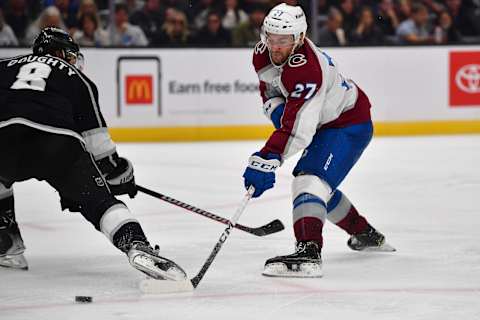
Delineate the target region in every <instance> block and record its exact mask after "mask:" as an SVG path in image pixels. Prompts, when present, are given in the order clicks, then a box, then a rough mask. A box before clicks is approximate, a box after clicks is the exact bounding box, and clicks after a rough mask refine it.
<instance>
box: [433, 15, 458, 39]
mask: <svg viewBox="0 0 480 320" xmlns="http://www.w3.org/2000/svg"><path fill="white" fill-rule="evenodd" d="M461 41H462V37H461V35H460V32H458V30H457V28H456V27H455V26H454V25H453V22H452V17H451V16H450V14H449V13H448V11H446V10H443V11H441V12H440V13H439V14H438V16H437V25H436V27H435V42H436V43H439V44H446V43H458V42H461Z"/></svg>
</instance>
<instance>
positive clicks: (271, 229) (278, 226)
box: [252, 219, 285, 236]
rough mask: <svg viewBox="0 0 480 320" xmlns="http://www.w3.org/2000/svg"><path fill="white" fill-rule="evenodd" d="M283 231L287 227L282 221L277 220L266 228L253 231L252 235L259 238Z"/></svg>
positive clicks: (262, 227) (265, 226)
mask: <svg viewBox="0 0 480 320" xmlns="http://www.w3.org/2000/svg"><path fill="white" fill-rule="evenodd" d="M283 229H285V226H284V225H283V223H282V221H280V220H278V219H275V220H273V221H272V222H270V223H268V224H266V225H264V226H261V227H258V228H255V229H253V232H252V233H253V234H255V235H257V236H267V235H269V234H272V233H276V232H279V231H282V230H283Z"/></svg>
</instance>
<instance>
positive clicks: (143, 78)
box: [125, 75, 153, 105]
mask: <svg viewBox="0 0 480 320" xmlns="http://www.w3.org/2000/svg"><path fill="white" fill-rule="evenodd" d="M125 95H126V99H125V100H126V104H127V105H129V104H143V105H145V104H152V103H153V78H152V76H151V75H128V76H126V77H125Z"/></svg>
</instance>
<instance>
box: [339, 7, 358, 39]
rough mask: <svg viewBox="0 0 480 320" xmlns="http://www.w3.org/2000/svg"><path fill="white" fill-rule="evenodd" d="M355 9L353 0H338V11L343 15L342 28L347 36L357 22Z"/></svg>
mask: <svg viewBox="0 0 480 320" xmlns="http://www.w3.org/2000/svg"><path fill="white" fill-rule="evenodd" d="M355 11H356V10H355V6H354V3H353V0H341V1H340V12H341V13H342V17H343V30H345V34H346V35H347V37H348V36H350V35H351V34H352V32H353V29H354V27H355V25H356V24H357V21H356V20H357V17H356V13H355Z"/></svg>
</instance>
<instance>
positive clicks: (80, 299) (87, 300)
mask: <svg viewBox="0 0 480 320" xmlns="http://www.w3.org/2000/svg"><path fill="white" fill-rule="evenodd" d="M92 301H93V298H92V297H91V296H75V302H80V303H90V302H92Z"/></svg>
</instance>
